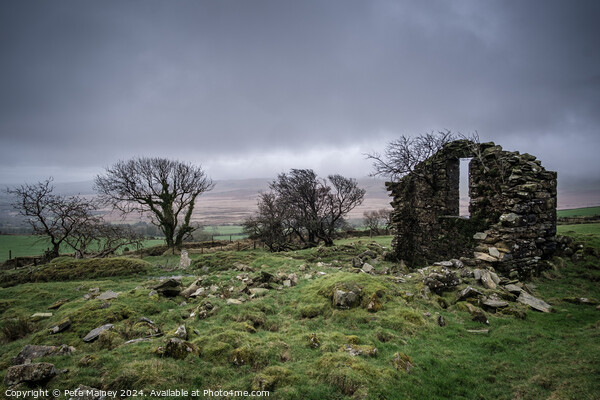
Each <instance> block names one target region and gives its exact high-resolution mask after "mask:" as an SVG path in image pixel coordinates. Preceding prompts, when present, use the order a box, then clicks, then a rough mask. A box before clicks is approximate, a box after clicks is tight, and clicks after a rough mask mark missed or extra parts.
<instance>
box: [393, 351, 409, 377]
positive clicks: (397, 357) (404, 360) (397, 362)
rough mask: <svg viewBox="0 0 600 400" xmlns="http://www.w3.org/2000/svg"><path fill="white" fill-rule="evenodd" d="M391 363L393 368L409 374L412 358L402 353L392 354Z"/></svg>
mask: <svg viewBox="0 0 600 400" xmlns="http://www.w3.org/2000/svg"><path fill="white" fill-rule="evenodd" d="M392 363H393V364H394V368H396V369H397V370H398V371H400V370H402V371H406V373H407V374H410V370H411V368H412V367H413V366H414V362H413V360H412V358H410V356H407V355H406V354H404V353H396V354H394V359H393V360H392Z"/></svg>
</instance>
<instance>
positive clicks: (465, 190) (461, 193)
mask: <svg viewBox="0 0 600 400" xmlns="http://www.w3.org/2000/svg"><path fill="white" fill-rule="evenodd" d="M470 162H471V158H461V159H460V165H459V171H460V172H459V181H458V182H459V183H458V212H459V214H458V215H459V216H461V217H465V218H469V217H470V216H471V213H470V212H469V203H470V202H471V197H470V196H469V163H470Z"/></svg>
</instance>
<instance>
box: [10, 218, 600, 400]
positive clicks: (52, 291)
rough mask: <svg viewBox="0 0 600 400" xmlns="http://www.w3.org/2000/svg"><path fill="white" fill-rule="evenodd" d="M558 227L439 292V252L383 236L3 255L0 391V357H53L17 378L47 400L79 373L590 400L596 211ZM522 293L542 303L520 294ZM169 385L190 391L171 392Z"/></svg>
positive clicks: (104, 378) (595, 385)
mask: <svg viewBox="0 0 600 400" xmlns="http://www.w3.org/2000/svg"><path fill="white" fill-rule="evenodd" d="M559 229H560V233H563V234H565V235H568V236H569V237H572V238H573V239H574V240H575V241H574V242H573V244H572V246H571V247H572V250H573V254H572V255H571V256H569V257H566V256H565V257H562V258H559V257H555V258H554V259H553V260H552V262H551V263H550V264H549V266H550V268H549V269H547V270H546V271H544V272H543V273H542V275H541V276H539V277H537V278H534V279H533V280H531V281H524V282H515V281H512V282H509V281H508V280H507V279H505V278H500V279H499V282H498V285H497V286H496V287H495V288H493V289H492V288H489V287H487V286H485V285H482V281H480V280H477V279H476V275H475V274H474V271H473V270H471V268H470V267H468V266H461V265H454V266H453V267H452V268H454V271H455V273H456V274H457V276H460V280H459V282H458V284H457V286H456V287H454V288H453V289H452V290H448V291H442V292H439V293H436V291H435V290H431V289H430V287H429V285H428V284H426V281H427V280H426V279H424V278H426V277H427V276H430V274H431V273H432V272H434V271H436V270H437V269H438V268H439V267H438V266H431V267H428V268H426V269H422V270H417V271H408V270H406V268H405V267H404V266H403V265H401V264H398V263H392V262H388V261H384V256H385V252H386V251H387V250H388V249H389V246H390V243H391V237H389V236H387V237H377V238H374V239H362V240H358V239H352V240H350V239H347V240H341V241H337V242H336V245H335V246H334V247H329V248H326V247H318V248H312V249H307V250H299V251H290V252H281V253H269V252H266V251H264V250H262V249H253V248H252V247H250V248H249V250H244V251H237V250H236V248H235V247H233V246H232V247H230V249H225V250H212V251H210V250H202V251H201V254H200V252H199V251H195V250H194V249H190V250H189V252H190V257H191V264H190V265H189V266H188V267H187V268H185V269H182V268H180V267H179V266H178V265H179V261H180V257H179V256H178V255H170V256H166V255H162V254H161V252H160V251H158V252H152V249H151V248H150V249H148V250H147V251H146V253H144V254H141V255H140V254H137V255H130V256H128V257H117V258H112V259H103V260H73V259H72V258H69V257H61V258H59V259H56V260H53V261H52V262H51V263H50V264H48V265H45V266H41V267H36V268H22V269H19V270H12V271H4V272H2V275H1V279H0V282H1V285H2V287H3V288H2V289H0V299H1V300H0V313H1V314H0V329H1V332H2V338H1V340H2V349H3V351H2V354H1V355H0V374H1V375H2V377H3V378H5V381H4V384H0V389H1V390H0V392H2V393H5V391H6V390H7V388H8V386H7V385H8V383H7V381H6V379H13V378H12V376H13V375H14V374H16V372H15V369H14V368H15V367H13V364H21V363H22V362H24V360H29V359H30V360H31V362H32V363H34V364H36V365H37V363H49V364H51V365H53V366H54V368H53V370H52V373H51V374H49V375H48V376H47V377H46V380H45V381H44V382H43V383H42V384H41V385H42V386H31V387H29V386H27V384H24V383H22V384H20V386H19V387H21V388H22V390H26V389H31V388H36V387H37V388H40V387H41V388H45V389H49V390H50V391H51V390H57V389H58V390H60V391H61V393H63V394H61V396H60V397H59V398H60V399H66V398H69V397H67V396H65V395H64V390H73V389H75V388H77V387H80V386H81V385H86V386H88V387H92V388H96V389H99V390H105V391H109V390H110V391H116V394H117V396H119V397H128V396H129V397H133V396H134V395H135V394H138V395H139V394H140V393H141V392H142V391H143V395H144V396H145V397H148V398H163V399H169V398H173V399H175V398H178V399H179V398H186V397H187V398H193V396H192V391H193V390H201V391H203V390H209V389H210V390H213V391H216V390H237V391H252V390H266V391H269V393H270V397H269V398H275V399H344V398H355V399H359V398H360V399H383V398H385V399H450V398H451V399H595V398H597V397H598V393H600V383H599V381H598V379H597V378H598V376H600V348H599V347H598V340H599V339H600V311H599V308H598V307H599V306H598V301H597V299H598V298H600V289H599V287H598V281H599V280H600V261H599V258H598V253H599V251H600V225H599V224H587V225H563V226H560V227H559ZM150 254H157V255H150ZM511 285H512V286H511ZM467 287H470V288H471V289H474V290H475V291H474V292H472V291H470V290H468V289H467ZM186 289H187V290H186ZM521 292H524V293H526V294H528V295H531V296H534V297H535V298H538V299H540V300H544V301H545V302H546V303H548V304H549V305H550V306H551V310H550V311H551V312H547V313H546V312H540V311H536V310H534V309H533V308H532V307H531V306H528V305H526V304H523V303H522V302H520V301H518V298H519V297H521V294H520V293H521ZM344 293H345V294H344ZM349 293H354V295H355V296H348V294H349ZM522 296H526V295H525V294H523V295H522ZM490 299H496V301H499V302H500V303H495V304H492V303H490V302H489V300H490ZM36 314H37V315H36ZM99 327H104V329H105V330H103V331H102V332H99V331H100V330H101V329H100V330H96V328H99ZM28 345H37V346H49V347H39V348H32V347H27V346H28ZM32 349H37V350H38V351H37V353H35V352H34V353H31V350H32ZM43 365H46V364H43ZM11 368H12V370H11ZM9 370H10V373H9ZM17 372H18V371H17ZM14 379H18V378H14ZM13 382H14V381H13ZM9 383H10V382H9ZM176 389H179V390H187V391H188V392H189V393H188V395H187V396H180V395H179V394H177V395H176V394H174V393H173V392H168V390H176ZM132 391H138V392H132ZM152 391H155V392H152ZM160 391H167V392H160ZM199 397H203V396H202V395H201V396H199ZM216 398H219V397H218V396H217V397H216ZM227 398H245V397H244V396H239V397H235V396H231V397H227Z"/></svg>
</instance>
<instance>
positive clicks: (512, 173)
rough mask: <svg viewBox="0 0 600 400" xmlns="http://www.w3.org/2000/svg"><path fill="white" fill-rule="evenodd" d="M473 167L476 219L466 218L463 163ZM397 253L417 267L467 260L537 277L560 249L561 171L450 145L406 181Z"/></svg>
mask: <svg viewBox="0 0 600 400" xmlns="http://www.w3.org/2000/svg"><path fill="white" fill-rule="evenodd" d="M464 158H470V159H471V161H470V162H469V164H468V166H469V197H470V201H469V214H470V215H469V216H468V217H460V216H459V166H460V159H464ZM386 186H387V188H388V190H389V191H391V195H392V196H393V202H392V206H393V208H394V211H393V215H392V221H393V224H394V229H395V238H394V240H393V247H394V252H395V255H396V257H397V258H398V259H402V260H404V261H405V262H406V264H407V265H409V266H411V267H416V266H421V265H425V264H427V263H431V262H434V261H441V260H448V259H452V258H461V257H462V260H463V261H465V262H466V263H470V264H473V265H483V266H486V265H487V266H493V267H494V268H495V269H496V270H497V271H499V272H501V273H503V274H506V275H509V274H511V275H513V276H529V275H531V274H532V273H534V272H536V270H537V269H538V268H540V266H541V262H540V261H541V260H542V259H543V258H545V257H548V256H550V255H552V253H553V252H554V250H555V248H556V241H555V240H556V172H552V171H547V170H545V169H544V167H542V164H541V162H540V161H539V160H537V159H536V157H534V156H532V155H529V154H519V152H509V151H505V150H503V149H502V147H500V146H497V145H495V144H494V143H473V142H471V141H468V140H457V141H453V142H450V143H448V144H446V145H445V146H444V147H443V148H442V149H441V150H440V151H439V152H437V153H436V154H435V155H433V156H432V157H430V158H428V159H427V160H425V161H423V162H421V163H420V164H418V165H417V166H416V167H415V168H414V170H413V171H412V172H411V173H410V174H408V175H406V176H404V177H403V178H401V179H400V180H399V181H398V182H388V183H386Z"/></svg>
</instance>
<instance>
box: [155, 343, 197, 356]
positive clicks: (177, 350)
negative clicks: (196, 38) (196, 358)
mask: <svg viewBox="0 0 600 400" xmlns="http://www.w3.org/2000/svg"><path fill="white" fill-rule="evenodd" d="M157 353H158V354H159V355H161V356H163V357H171V358H175V359H177V360H183V359H184V358H186V357H187V356H188V355H189V354H197V353H198V349H197V347H196V346H195V345H193V344H192V343H189V342H186V341H184V340H181V339H179V338H170V339H168V340H167V343H166V345H165V347H164V348H162V347H159V348H158V349H157Z"/></svg>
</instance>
